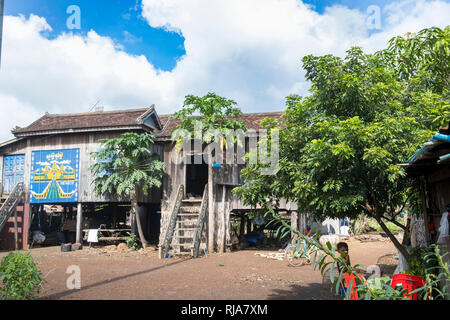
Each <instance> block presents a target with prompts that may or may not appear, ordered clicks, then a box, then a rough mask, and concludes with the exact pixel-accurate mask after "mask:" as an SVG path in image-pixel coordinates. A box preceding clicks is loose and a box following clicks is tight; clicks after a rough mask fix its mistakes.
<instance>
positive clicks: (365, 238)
mask: <svg viewBox="0 0 450 320" xmlns="http://www.w3.org/2000/svg"><path fill="white" fill-rule="evenodd" d="M355 240H358V241H360V242H372V241H382V242H387V241H390V239H389V238H386V237H383V236H381V235H379V234H362V235H359V236H355Z"/></svg>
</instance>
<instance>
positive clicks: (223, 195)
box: [220, 185, 227, 253]
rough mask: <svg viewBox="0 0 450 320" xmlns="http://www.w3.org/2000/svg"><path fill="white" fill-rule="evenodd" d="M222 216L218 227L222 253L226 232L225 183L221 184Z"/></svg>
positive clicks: (222, 251)
mask: <svg viewBox="0 0 450 320" xmlns="http://www.w3.org/2000/svg"><path fill="white" fill-rule="evenodd" d="M222 188H223V189H222V216H221V223H222V226H221V228H220V233H221V235H220V239H221V242H222V243H221V244H220V253H224V252H225V241H226V234H225V229H226V228H225V196H226V192H227V187H226V186H225V185H223V186H222Z"/></svg>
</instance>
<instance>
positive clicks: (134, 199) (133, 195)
mask: <svg viewBox="0 0 450 320" xmlns="http://www.w3.org/2000/svg"><path fill="white" fill-rule="evenodd" d="M130 198H131V205H132V207H133V209H134V210H133V214H134V215H135V219H136V224H137V229H138V233H139V239H140V240H141V243H142V246H143V247H144V249H145V248H147V246H148V241H147V240H146V239H145V236H144V232H143V230H142V225H141V217H140V216H139V211H138V203H137V197H136V191H132V192H131V194H130Z"/></svg>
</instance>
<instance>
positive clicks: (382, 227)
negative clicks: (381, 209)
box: [374, 215, 409, 261]
mask: <svg viewBox="0 0 450 320" xmlns="http://www.w3.org/2000/svg"><path fill="white" fill-rule="evenodd" d="M374 218H375V220H377V222H378V224H379V225H380V227H381V229H383V231H384V232H385V233H386V234H387V235H388V237H389V239H391V241H392V243H394V246H395V247H396V248H397V249H398V251H400V253H401V254H402V255H403V256H404V257H405V259H406V261H409V253H408V250H406V248H405V247H404V246H403V245H402V244H401V243H400V242H399V241H398V239H397V238H396V237H395V236H394V235H393V234H392V232H391V231H390V230H389V228H388V227H387V226H386V225H385V224H384V222H383V220H382V219H381V218H380V217H379V216H378V215H374Z"/></svg>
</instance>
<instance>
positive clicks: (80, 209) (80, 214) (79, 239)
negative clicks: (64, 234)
mask: <svg viewBox="0 0 450 320" xmlns="http://www.w3.org/2000/svg"><path fill="white" fill-rule="evenodd" d="M82 221H83V205H82V204H81V203H78V207H77V236H76V243H78V244H82V243H83V239H82V236H83V235H82V232H81V228H82Z"/></svg>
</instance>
